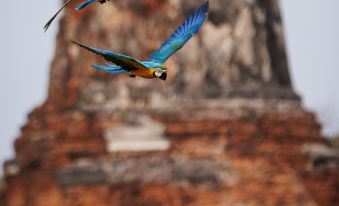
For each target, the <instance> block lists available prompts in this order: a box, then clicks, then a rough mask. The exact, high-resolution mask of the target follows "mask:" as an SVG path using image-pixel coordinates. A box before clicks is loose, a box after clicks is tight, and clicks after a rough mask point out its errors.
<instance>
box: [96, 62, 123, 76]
mask: <svg viewBox="0 0 339 206" xmlns="http://www.w3.org/2000/svg"><path fill="white" fill-rule="evenodd" d="M91 66H92V67H93V68H95V69H99V70H103V71H105V72H108V73H111V74H119V73H125V72H128V71H127V70H124V69H122V67H120V66H114V65H111V64H108V65H107V66H102V65H96V64H93V65H91Z"/></svg>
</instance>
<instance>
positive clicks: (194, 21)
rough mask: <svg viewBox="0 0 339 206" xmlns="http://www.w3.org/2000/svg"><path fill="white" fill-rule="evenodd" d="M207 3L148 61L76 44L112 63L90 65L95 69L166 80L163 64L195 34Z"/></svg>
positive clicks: (203, 19) (202, 18) (203, 16)
mask: <svg viewBox="0 0 339 206" xmlns="http://www.w3.org/2000/svg"><path fill="white" fill-rule="evenodd" d="M208 7H209V1H206V2H205V3H204V4H202V5H201V6H200V7H199V8H198V9H197V10H196V11H195V12H194V13H193V14H192V15H191V16H189V17H188V18H187V19H186V21H185V22H184V23H183V24H182V25H181V26H180V27H179V28H178V29H177V30H176V31H175V32H174V33H173V34H172V36H171V37H170V38H169V39H168V40H167V41H165V42H164V43H163V44H162V45H161V47H160V48H159V49H158V50H156V51H155V52H154V53H153V54H151V56H150V57H149V60H148V61H139V60H137V59H135V58H133V57H130V56H126V55H123V54H118V53H114V52H110V51H106V50H102V49H96V48H92V47H88V46H85V45H82V44H79V43H77V42H74V41H73V43H75V44H77V45H78V46H80V47H82V48H85V49H87V50H89V51H91V52H93V53H95V54H97V55H100V56H102V57H103V58H104V59H106V60H107V61H110V62H112V63H114V64H115V65H112V64H107V65H106V66H101V65H95V64H94V65H92V67H94V68H95V69H100V70H104V71H106V72H109V73H111V74H118V73H126V72H130V75H129V76H130V77H136V76H138V77H142V78H147V79H153V78H159V79H161V80H164V81H165V80H166V78H167V68H166V66H165V65H164V62H165V61H166V60H167V59H168V58H169V57H170V56H171V55H172V54H174V53H175V52H176V51H178V50H179V49H181V48H182V47H183V46H184V45H185V44H186V42H187V41H188V40H189V39H190V38H191V37H192V36H193V34H195V33H197V32H198V31H199V29H200V27H201V26H202V25H203V23H204V22H205V20H206V18H207V12H208Z"/></svg>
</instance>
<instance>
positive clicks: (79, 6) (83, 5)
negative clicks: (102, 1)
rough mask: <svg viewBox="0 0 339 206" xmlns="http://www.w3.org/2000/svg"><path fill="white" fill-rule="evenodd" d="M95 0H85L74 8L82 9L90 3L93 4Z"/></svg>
mask: <svg viewBox="0 0 339 206" xmlns="http://www.w3.org/2000/svg"><path fill="white" fill-rule="evenodd" d="M95 1H96V0H87V1H85V2H83V3H81V4H80V5H78V6H77V7H75V10H77V11H79V10H81V9H84V8H86V7H88V6H90V5H91V4H93V3H94V2H95Z"/></svg>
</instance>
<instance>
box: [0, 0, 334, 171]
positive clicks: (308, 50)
mask: <svg viewBox="0 0 339 206" xmlns="http://www.w3.org/2000/svg"><path fill="white" fill-rule="evenodd" d="M59 3H60V2H59V0H49V1H44V0H39V8H41V9H37V8H38V7H37V4H36V2H35V1H34V3H32V1H27V0H15V1H4V2H2V3H1V7H0V26H1V28H2V29H1V31H0V95H1V98H0V100H1V101H0V123H1V124H0V164H1V165H2V162H3V161H4V160H5V159H9V158H11V157H13V141H14V139H15V138H16V137H18V135H19V134H20V127H21V126H22V125H23V124H24V123H25V121H26V117H27V113H28V112H30V111H31V110H32V109H33V108H34V107H35V106H37V105H39V104H41V103H42V102H43V100H44V99H45V97H46V95H47V85H48V75H49V65H50V63H51V60H52V57H53V53H54V48H55V43H54V38H55V36H56V31H57V26H58V24H57V23H58V22H57V21H56V22H54V24H53V25H52V26H51V28H50V30H49V31H48V32H47V33H44V32H43V29H42V27H43V25H44V23H45V22H46V21H47V20H48V19H49V17H50V16H51V15H53V14H54V12H55V11H56V10H57V9H58V8H59V7H60V4H59ZM281 8H282V14H283V19H284V29H285V37H286V43H287V51H288V56H289V65H290V72H291V76H292V80H293V86H294V88H295V90H296V91H297V93H298V94H300V95H301V97H302V98H303V104H304V106H305V107H306V108H307V109H309V110H311V111H314V112H315V113H316V114H317V118H318V119H319V121H321V123H322V124H323V133H324V134H325V135H327V136H333V135H338V134H339V92H338V91H337V90H338V89H339V81H338V80H339V79H338V77H339V56H338V54H339V41H338V37H339V21H338V20H339V12H338V11H337V10H338V8H339V1H338V0H281ZM57 20H58V19H57ZM0 174H1V170H0Z"/></svg>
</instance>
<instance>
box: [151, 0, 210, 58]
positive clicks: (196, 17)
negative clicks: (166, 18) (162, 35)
mask: <svg viewBox="0 0 339 206" xmlns="http://www.w3.org/2000/svg"><path fill="white" fill-rule="evenodd" d="M208 2H209V1H206V2H205V3H204V4H202V5H201V6H200V7H199V8H198V9H197V10H196V11H195V12H194V14H192V15H191V16H189V17H188V18H187V19H186V21H185V22H184V23H183V24H182V25H181V26H180V27H179V28H177V30H176V31H175V32H174V33H173V34H172V36H171V37H170V38H169V39H168V40H167V41H166V42H164V43H163V44H162V45H161V47H160V48H159V49H158V50H157V51H155V52H154V53H153V54H151V56H150V60H151V61H156V62H160V63H163V62H165V61H166V60H167V59H168V58H169V57H170V56H171V55H172V54H174V53H175V52H176V51H178V50H179V49H181V48H182V47H183V46H184V45H185V44H186V42H187V41H188V40H189V39H190V38H191V37H192V36H193V34H195V33H197V32H198V31H199V29H200V27H201V26H202V25H203V23H204V22H205V20H206V18H207V12H208V7H209V3H208Z"/></svg>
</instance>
